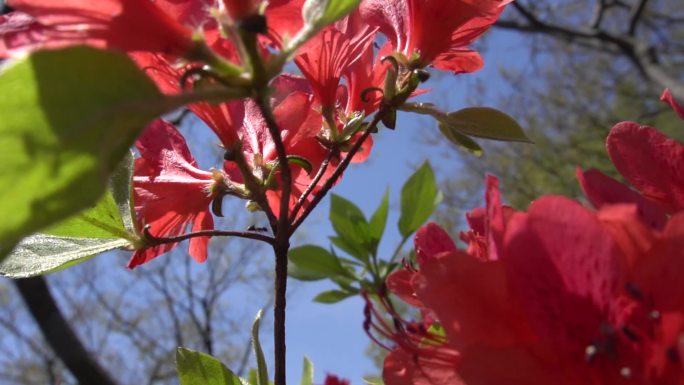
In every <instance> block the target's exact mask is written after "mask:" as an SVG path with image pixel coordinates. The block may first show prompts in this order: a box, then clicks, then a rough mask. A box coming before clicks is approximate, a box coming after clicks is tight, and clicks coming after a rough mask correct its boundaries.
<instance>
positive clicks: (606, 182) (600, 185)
mask: <svg viewBox="0 0 684 385" xmlns="http://www.w3.org/2000/svg"><path fill="white" fill-rule="evenodd" d="M575 175H577V180H578V181H579V183H580V186H581V187H582V192H583V193H584V196H586V197H587V200H589V202H590V203H591V204H592V205H593V206H594V207H595V208H597V209H600V208H601V207H603V206H605V205H608V204H616V203H633V204H635V205H636V207H637V210H638V215H639V217H640V218H641V220H642V221H643V222H644V223H645V224H647V225H649V226H651V227H652V228H654V229H662V228H663V226H665V222H666V221H667V217H666V213H665V211H664V210H663V209H661V208H660V207H659V206H658V205H656V204H655V203H653V202H652V201H650V200H648V199H646V198H644V197H643V196H642V195H641V194H639V193H637V192H636V191H634V190H632V189H630V188H629V187H627V186H625V185H624V184H622V183H620V182H618V181H617V180H615V179H613V178H611V177H609V176H608V175H606V174H604V173H602V172H601V171H598V170H596V169H591V170H587V171H582V169H581V168H580V167H577V171H576V173H575Z"/></svg>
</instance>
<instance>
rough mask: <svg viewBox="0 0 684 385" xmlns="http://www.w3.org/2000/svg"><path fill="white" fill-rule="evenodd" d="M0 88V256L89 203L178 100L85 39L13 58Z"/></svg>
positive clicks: (123, 60)
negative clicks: (149, 127)
mask: <svg viewBox="0 0 684 385" xmlns="http://www.w3.org/2000/svg"><path fill="white" fill-rule="evenodd" d="M0 89H1V90H2V93H0V116H1V117H2V119H0V185H2V186H3V194H2V196H1V197H0V211H2V212H3V213H5V216H4V217H3V220H2V221H0V259H1V258H2V257H4V256H5V255H6V254H7V253H8V252H9V251H10V250H11V249H12V248H13V247H14V245H15V244H16V242H17V241H18V240H19V239H21V238H22V237H24V236H26V235H28V234H31V233H34V232H36V231H37V230H40V229H41V228H44V227H47V226H48V225H51V224H53V223H55V222H57V221H58V220H60V219H63V218H65V217H67V216H69V215H72V214H74V213H76V212H78V211H80V210H83V209H84V208H86V207H88V206H90V205H92V204H94V203H95V202H96V201H97V200H98V198H100V197H101V196H102V194H103V193H104V190H105V186H106V183H107V178H108V177H109V175H110V174H111V172H112V170H113V169H114V167H115V166H116V165H117V164H118V162H119V161H120V160H121V159H122V158H123V157H124V155H125V154H126V153H127V152H128V148H129V147H130V146H131V145H132V144H133V141H134V140H135V138H136V137H137V136H138V134H139V133H140V131H141V130H142V129H143V128H144V127H145V126H146V125H147V123H149V121H151V120H152V119H153V118H155V117H156V116H158V115H159V114H160V113H163V112H165V111H167V110H169V109H171V108H173V107H176V106H177V105H178V103H179V102H180V100H176V99H171V98H166V97H165V96H163V95H162V94H161V93H160V92H159V91H158V90H157V88H156V86H155V85H154V83H153V82H152V80H151V79H149V78H148V77H147V75H145V73H144V72H143V71H141V70H140V69H139V68H138V67H137V66H136V65H135V64H134V63H133V61H132V60H131V59H130V58H129V57H128V56H127V55H125V54H123V53H120V52H113V51H102V50H97V49H94V48H88V47H71V48H66V49H63V50H51V51H39V52H36V53H34V54H32V55H30V56H28V57H27V58H25V59H23V60H20V61H18V62H15V63H14V64H12V65H9V66H7V67H6V69H5V70H4V71H3V73H2V74H1V75H0ZM183 102H184V100H183Z"/></svg>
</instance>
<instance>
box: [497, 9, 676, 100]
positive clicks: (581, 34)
mask: <svg viewBox="0 0 684 385" xmlns="http://www.w3.org/2000/svg"><path fill="white" fill-rule="evenodd" d="M646 4H647V0H641V1H640V2H639V4H637V5H636V6H633V7H630V9H631V10H632V12H631V19H630V23H634V27H632V26H631V24H630V28H629V31H628V33H627V34H625V35H615V34H612V33H609V32H608V31H605V30H602V29H599V28H596V29H592V28H589V29H587V28H573V27H569V26H564V25H559V24H553V23H547V22H545V21H543V20H541V19H540V18H539V17H538V16H537V15H535V14H534V13H533V12H532V11H530V10H529V9H527V8H525V6H524V5H523V4H522V3H520V2H517V1H516V2H514V3H513V7H514V9H516V11H518V13H519V14H520V15H521V16H522V18H523V19H524V20H525V21H517V20H511V19H502V20H498V21H497V22H496V23H495V26H496V27H498V28H503V29H510V30H515V31H518V32H522V33H530V34H546V35H548V36H551V37H555V38H559V39H562V40H565V41H567V42H570V43H573V44H577V45H583V46H586V47H590V48H592V49H595V50H603V51H605V50H609V49H611V48H612V49H615V50H617V51H618V52H620V53H621V54H622V55H623V56H624V57H626V58H627V59H628V60H629V61H630V62H631V63H632V65H634V67H635V68H636V69H637V70H638V71H639V73H640V74H641V76H642V77H643V78H644V79H645V80H647V81H650V82H653V83H655V84H657V85H658V86H659V87H660V88H666V87H667V88H670V91H671V92H672V94H673V95H674V97H675V98H676V99H678V100H684V82H683V81H681V80H679V79H677V78H676V77H674V76H672V75H670V74H669V73H668V72H667V71H666V70H665V69H664V68H663V67H662V65H661V64H660V63H659V62H658V60H657V55H656V52H654V51H653V49H651V48H650V47H641V45H640V44H639V43H638V42H637V41H636V39H635V36H633V34H632V33H631V31H632V30H633V31H634V34H635V33H636V28H637V25H638V23H639V22H640V20H641V17H642V16H643V13H644V10H645V7H646Z"/></svg>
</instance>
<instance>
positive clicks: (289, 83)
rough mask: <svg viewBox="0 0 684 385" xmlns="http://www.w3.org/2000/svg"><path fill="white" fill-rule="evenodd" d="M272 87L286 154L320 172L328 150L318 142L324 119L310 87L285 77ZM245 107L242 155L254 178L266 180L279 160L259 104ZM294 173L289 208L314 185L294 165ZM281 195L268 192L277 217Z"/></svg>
mask: <svg viewBox="0 0 684 385" xmlns="http://www.w3.org/2000/svg"><path fill="white" fill-rule="evenodd" d="M271 87H272V88H273V89H274V92H273V94H272V98H271V105H272V108H273V115H274V117H275V120H276V123H277V124H278V127H279V129H280V134H281V138H282V140H283V144H284V146H285V152H286V153H287V154H288V155H295V156H299V157H302V158H304V159H306V160H307V161H308V162H309V163H311V166H312V169H313V170H318V168H319V167H320V165H321V164H322V162H323V160H324V158H325V156H326V150H325V149H324V148H323V146H322V145H321V144H320V143H319V142H318V139H317V138H316V136H317V135H318V133H319V132H320V130H321V125H322V117H321V115H320V113H319V112H317V111H315V109H313V108H312V105H313V95H312V93H311V91H310V88H309V86H308V83H307V82H306V81H305V80H304V79H303V78H300V77H296V76H293V75H282V76H279V77H278V78H276V79H274V81H273V82H272V83H271ZM244 106H245V113H244V121H243V122H242V125H241V126H240V127H239V132H238V135H239V136H240V138H241V141H242V152H243V153H244V154H245V157H246V159H247V162H248V163H249V164H250V166H251V167H252V169H253V172H254V174H255V175H256V176H257V177H258V178H265V177H267V175H266V174H267V172H269V171H268V168H269V167H271V166H272V165H273V164H274V162H276V161H277V159H278V155H277V153H276V149H275V144H274V143H273V139H272V138H271V135H270V133H269V130H268V126H267V124H266V121H265V120H264V117H263V115H262V114H261V111H260V110H259V108H258V106H257V105H256V103H254V102H253V101H246V102H245V104H244ZM291 169H292V173H293V175H292V180H293V186H292V196H291V200H290V207H293V206H294V205H295V204H296V202H297V200H298V198H299V196H300V194H301V193H302V192H303V191H304V189H305V188H306V187H307V186H308V185H309V183H310V182H311V180H312V177H313V174H312V175H309V174H308V173H307V171H306V170H304V169H303V168H301V167H298V166H295V165H291ZM314 172H315V171H314ZM278 183H281V182H280V181H279V182H278ZM280 191H281V189H280V187H277V188H275V189H271V190H268V191H267V192H266V197H267V199H268V202H269V205H270V207H271V210H273V212H274V213H278V212H279V210H280Z"/></svg>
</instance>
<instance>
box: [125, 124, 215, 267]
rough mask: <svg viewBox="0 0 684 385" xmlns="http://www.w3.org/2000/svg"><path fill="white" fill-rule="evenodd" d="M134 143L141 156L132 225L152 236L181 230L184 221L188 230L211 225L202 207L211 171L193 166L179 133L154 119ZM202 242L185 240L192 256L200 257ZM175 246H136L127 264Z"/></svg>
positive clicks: (203, 254)
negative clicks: (145, 227)
mask: <svg viewBox="0 0 684 385" xmlns="http://www.w3.org/2000/svg"><path fill="white" fill-rule="evenodd" d="M136 146H137V147H138V151H139V152H140V156H141V157H140V158H138V159H136V162H135V172H134V176H133V186H134V193H135V197H134V201H135V209H136V212H137V217H138V218H137V219H138V228H142V227H143V226H145V225H149V226H150V231H151V233H152V235H154V236H157V237H172V236H178V235H181V234H184V233H185V231H186V228H187V227H188V225H191V226H192V231H200V230H211V229H213V219H212V216H211V213H210V212H209V210H208V206H209V204H210V203H211V199H212V197H211V192H210V189H211V186H212V185H213V183H214V179H213V175H212V173H210V172H206V171H203V170H200V169H198V168H197V162H195V160H194V159H193V158H192V155H191V154H190V150H189V149H188V147H187V145H186V143H185V139H184V138H183V136H182V135H181V134H180V133H179V132H178V131H177V130H176V129H175V128H174V127H173V126H172V125H171V124H169V123H167V122H165V121H163V120H156V121H154V122H153V123H152V124H150V126H149V127H148V128H147V130H146V131H145V132H144V133H143V135H142V136H141V137H140V138H139V140H138V142H137V143H136ZM207 242H208V238H206V237H203V238H196V239H193V240H191V242H190V254H191V255H192V256H193V257H194V258H195V259H196V260H198V261H204V260H206V258H207ZM175 245H176V244H175V243H173V244H164V245H160V246H157V247H153V248H148V249H144V250H138V251H137V252H136V253H135V254H134V256H133V258H132V259H131V261H130V262H129V267H130V268H133V267H135V266H137V265H140V264H142V263H145V262H148V261H150V260H152V259H153V258H155V257H156V256H158V255H160V254H163V253H165V252H167V251H169V250H171V249H172V248H173V247H174V246H175Z"/></svg>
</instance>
